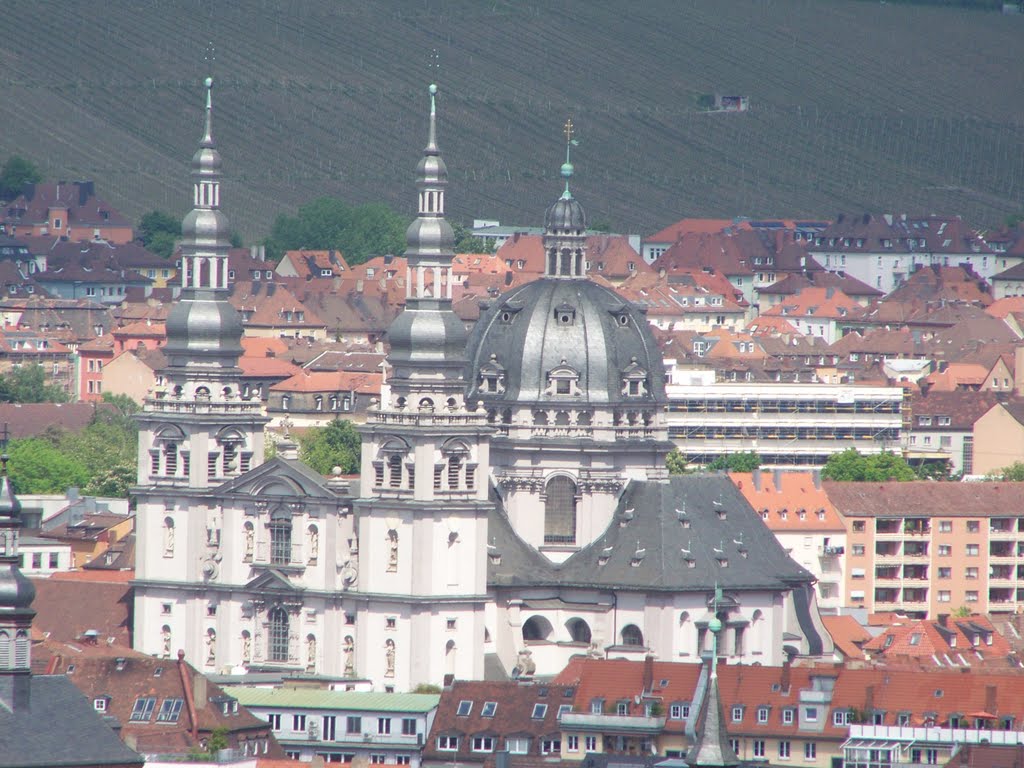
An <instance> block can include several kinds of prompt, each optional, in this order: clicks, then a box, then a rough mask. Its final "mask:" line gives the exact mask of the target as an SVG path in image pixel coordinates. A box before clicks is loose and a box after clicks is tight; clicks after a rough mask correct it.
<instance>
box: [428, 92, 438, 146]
mask: <svg viewBox="0 0 1024 768" xmlns="http://www.w3.org/2000/svg"><path fill="white" fill-rule="evenodd" d="M427 90H428V91H429V92H430V133H429V135H428V138H427V151H428V152H430V151H433V152H436V151H437V101H436V99H435V97H436V96H437V85H436V84H434V83H431V84H430V87H429V88H428V89H427Z"/></svg>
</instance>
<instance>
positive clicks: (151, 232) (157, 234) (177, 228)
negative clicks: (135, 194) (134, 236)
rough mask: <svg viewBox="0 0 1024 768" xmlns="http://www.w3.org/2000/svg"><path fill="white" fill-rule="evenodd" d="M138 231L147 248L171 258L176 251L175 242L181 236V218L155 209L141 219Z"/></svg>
mask: <svg viewBox="0 0 1024 768" xmlns="http://www.w3.org/2000/svg"><path fill="white" fill-rule="evenodd" d="M136 231H137V233H138V238H139V240H140V241H141V242H142V244H143V245H144V246H145V247H146V248H147V249H149V250H150V251H152V252H153V253H155V254H158V255H159V256H163V257H164V258H165V259H169V258H171V255H172V254H173V253H174V244H175V243H176V242H177V241H178V238H179V237H181V219H176V218H174V217H173V216H171V214H169V213H165V212H164V211H157V210H153V211H150V212H149V213H147V214H145V215H144V216H143V217H142V218H141V219H139V226H138V229H137V230H136Z"/></svg>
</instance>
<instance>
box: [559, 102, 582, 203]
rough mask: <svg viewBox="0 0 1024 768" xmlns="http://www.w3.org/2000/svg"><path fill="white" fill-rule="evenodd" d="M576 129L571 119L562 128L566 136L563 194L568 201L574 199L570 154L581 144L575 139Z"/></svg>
mask: <svg viewBox="0 0 1024 768" xmlns="http://www.w3.org/2000/svg"><path fill="white" fill-rule="evenodd" d="M575 128H576V126H574V125H573V124H572V118H571V117H570V118H569V119H568V120H566V121H565V125H564V126H563V127H562V133H564V134H565V162H564V163H563V164H562V178H564V179H565V191H564V192H563V193H562V197H563V198H565V199H566V200H568V199H569V198H570V197H572V193H571V192H570V191H569V178H570V177H571V176H572V172H573V167H572V162H571V161H570V155H569V152H570V149H571V148H572V147H575V146H577V145H578V144H579V142H578V141H576V140H575V139H574V138H573V135H574V129H575Z"/></svg>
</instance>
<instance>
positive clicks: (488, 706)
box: [480, 701, 498, 717]
mask: <svg viewBox="0 0 1024 768" xmlns="http://www.w3.org/2000/svg"><path fill="white" fill-rule="evenodd" d="M497 710H498V702H496V701H486V702H484V708H483V709H481V710H480V716H481V717H494V713H495V712H496V711H497Z"/></svg>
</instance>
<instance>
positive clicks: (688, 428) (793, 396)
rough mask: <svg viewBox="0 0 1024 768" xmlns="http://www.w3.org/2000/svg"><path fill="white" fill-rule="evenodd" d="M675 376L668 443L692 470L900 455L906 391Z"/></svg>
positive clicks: (689, 373) (690, 373) (691, 373)
mask: <svg viewBox="0 0 1024 768" xmlns="http://www.w3.org/2000/svg"><path fill="white" fill-rule="evenodd" d="M714 379H715V377H714V372H713V371H688V370H681V369H673V370H670V383H669V384H667V385H666V392H667V395H668V400H669V404H668V414H667V424H668V436H669V438H670V439H671V440H672V441H673V442H675V444H676V446H677V447H678V448H679V451H680V452H681V453H682V454H683V455H684V456H685V457H686V460H687V461H688V462H690V463H692V464H707V463H710V462H711V461H713V460H714V459H715V458H716V457H718V456H724V455H728V454H731V453H740V452H744V451H756V452H757V453H758V454H759V455H760V457H761V462H762V464H763V465H765V466H781V467H785V466H794V465H795V466H805V467H821V466H823V465H824V464H825V462H826V461H827V460H828V457H829V456H831V455H832V454H833V453H839V452H841V451H844V450H846V449H847V448H856V449H857V450H858V451H860V452H861V453H862V454H873V453H881V452H882V451H891V450H898V449H899V448H900V445H901V441H902V431H903V398H904V393H903V390H902V389H901V388H899V387H877V386H860V385H847V384H817V383H811V382H808V383H807V384H803V383H775V382H716V381H715V380H714Z"/></svg>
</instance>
